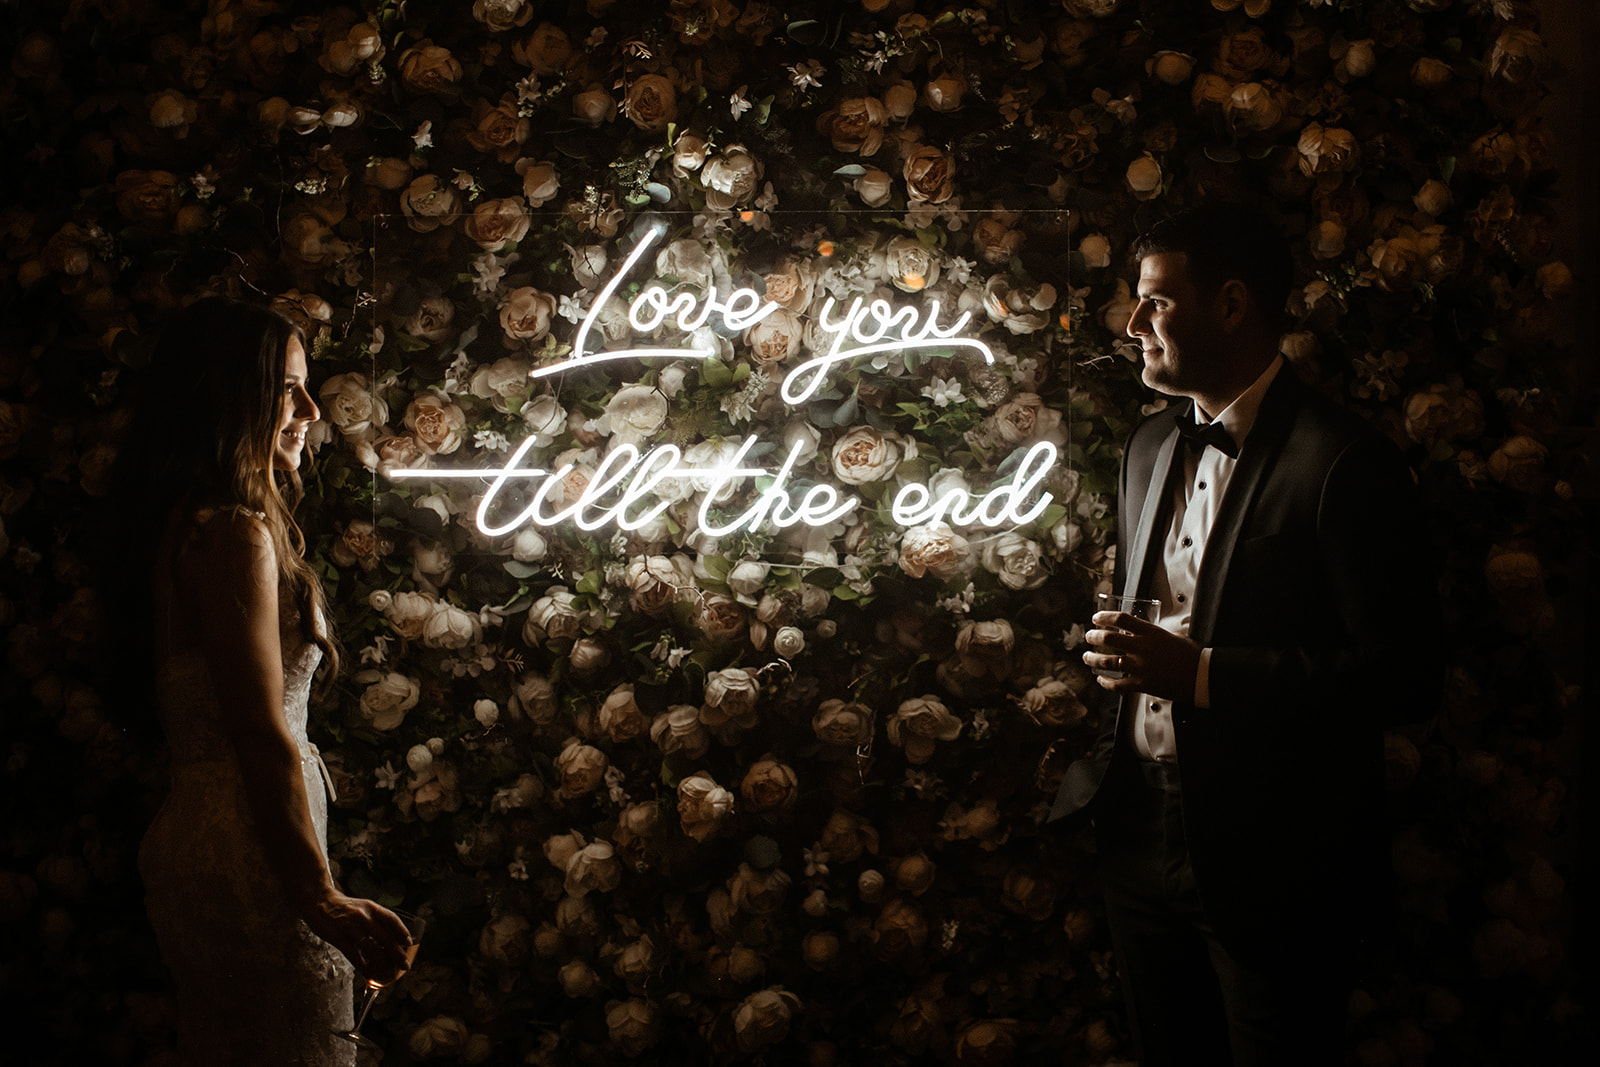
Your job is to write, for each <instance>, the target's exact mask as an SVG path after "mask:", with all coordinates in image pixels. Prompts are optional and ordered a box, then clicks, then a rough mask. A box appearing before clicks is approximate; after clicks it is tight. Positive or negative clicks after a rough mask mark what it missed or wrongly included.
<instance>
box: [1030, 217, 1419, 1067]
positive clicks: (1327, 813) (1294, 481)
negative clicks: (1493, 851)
mask: <svg viewBox="0 0 1600 1067" xmlns="http://www.w3.org/2000/svg"><path fill="white" fill-rule="evenodd" d="M1134 255H1135V256H1136V258H1137V259H1138V261H1139V288H1138V306H1137V308H1136V309H1135V311H1134V313H1133V317H1132V319H1131V320H1130V321H1129V323H1128V333H1129V335H1130V336H1132V337H1134V338H1135V339H1136V340H1138V341H1139V343H1140V345H1141V347H1142V349H1143V372H1142V377H1143V380H1144V383H1145V384H1146V385H1148V386H1150V387H1151V388H1152V389H1154V390H1156V391H1157V392H1160V393H1165V394H1167V395H1169V396H1173V397H1182V398H1186V399H1187V401H1189V402H1187V403H1179V404H1174V405H1172V406H1170V407H1168V408H1167V409H1166V410H1165V411H1162V412H1159V413H1157V414H1155V415H1153V416H1151V417H1150V418H1148V419H1147V420H1145V421H1144V422H1143V423H1142V424H1141V425H1140V426H1139V427H1138V428H1137V429H1136V430H1135V431H1134V433H1133V435H1132V437H1131V438H1130V439H1129V441H1128V443H1127V447H1126V450H1125V453H1124V456H1123V465H1122V480H1121V497H1120V504H1119V511H1118V531H1119V539H1120V544H1119V546H1118V554H1117V569H1118V574H1117V578H1116V582H1117V589H1116V592H1119V593H1125V594H1136V595H1138V596H1142V597H1150V598H1154V599H1156V600H1158V601H1159V602H1160V607H1159V610H1158V612H1157V613H1156V614H1155V615H1153V616H1152V617H1151V618H1152V621H1148V622H1147V621H1142V620H1140V619H1136V618H1133V617H1132V616H1130V615H1126V614H1118V613H1113V612H1102V613H1098V614H1096V615H1095V616H1094V618H1093V624H1094V626H1095V627H1096V628H1095V629H1092V630H1090V631H1089V633H1088V638H1087V639H1088V642H1089V645H1090V646H1091V649H1092V651H1089V652H1085V653H1084V656H1083V659H1084V662H1085V663H1086V664H1088V665H1089V666H1090V667H1093V668H1096V669H1097V670H1111V671H1116V672H1121V673H1122V674H1123V675H1124V677H1121V678H1117V679H1113V678H1112V677H1109V676H1105V675H1102V676H1100V677H1099V679H1098V680H1099V684H1100V685H1101V686H1103V687H1104V688H1106V689H1108V690H1110V691H1112V692H1113V693H1116V694H1118V696H1119V697H1120V700H1119V703H1118V711H1117V715H1116V720H1115V725H1114V727H1113V728H1112V729H1111V730H1110V731H1108V732H1107V734H1106V735H1105V736H1104V737H1102V738H1101V740H1100V742H1099V743H1098V744H1097V745H1096V747H1095V749H1094V750H1093V751H1092V752H1091V753H1090V754H1089V756H1088V757H1087V758H1085V759H1083V760H1080V761H1078V762H1076V763H1074V764H1073V765H1072V766H1071V767H1070V768H1068V770H1067V774H1066V777H1065V779H1064V780H1063V782H1062V785H1061V790H1060V793H1059V795H1058V796H1057V799H1056V802H1055V806H1054V809H1053V810H1052V812H1051V818H1052V819H1059V818H1062V817H1064V816H1067V815H1070V814H1072V813H1074V812H1078V811H1084V812H1086V813H1087V815H1088V816H1089V817H1090V818H1091V820H1092V822H1093V825H1094V827H1095V837H1096V842H1097V851H1098V854H1099V870H1100V877H1101V881H1102V884H1103V886H1104V889H1105V896H1106V907H1107V917H1108V920H1109V924H1110V929H1111V935H1112V941H1113V945H1114V947H1115V949H1116V953H1117V961H1118V966H1119V971H1120V973H1121V976H1122V983H1123V991H1124V995H1125V997H1126V1000H1127V1007H1128V1013H1129V1022H1130V1025H1131V1027H1132V1029H1133V1031H1134V1039H1135V1042H1136V1045H1137V1048H1138V1054H1139V1060H1140V1063H1141V1065H1142V1067H1163V1065H1167V1064H1183V1065H1195V1064H1228V1063H1236V1064H1294V1065H1303V1064H1319V1063H1330V1064H1331V1063H1341V1062H1342V1056H1341V1053H1340V1038H1341V1037H1342V1034H1343V1029H1344V1018H1345V1006H1346V1001H1347V999H1348V995H1349V992H1350V989H1351V986H1352V983H1353V979H1354V974H1353V970H1352V968H1353V965H1354V963H1355V962H1356V956H1357V950H1358V949H1361V948H1371V947H1372V942H1373V941H1374V939H1375V937H1377V936H1381V935H1382V925H1381V922H1380V919H1379V915H1380V913H1381V910H1382V909H1381V907H1380V908H1373V907H1372V906H1371V905H1373V903H1374V902H1375V901H1381V900H1382V899H1383V897H1384V892H1383V891H1384V889H1385V885H1386V882H1385V879H1386V877H1387V837H1386V835H1385V834H1384V831H1383V829H1382V824H1381V814H1382V813H1381V806H1382V802H1383V772H1384V741H1383V730H1384V727H1385V726H1386V725H1393V724H1396V723H1399V722H1402V721H1411V720H1416V719H1425V718H1427V717H1428V716H1430V715H1431V714H1432V711H1433V701H1434V683H1435V681H1436V677H1435V675H1436V670H1435V662H1436V656H1435V651H1434V646H1435V642H1436V640H1437V630H1438V620H1437V609H1436V589H1435V588H1434V583H1433V580H1432V579H1431V577H1430V576H1429V570H1428V567H1427V566H1426V551H1425V540H1426V539H1425V536H1424V532H1423V527H1422V523H1421V521H1420V517H1419V511H1418V506H1417V501H1416V497H1415V491H1414V484H1413V480H1412V476H1411V472H1410V471H1409V469H1408V468H1407V466H1406V464H1405V462H1404V460H1403V459H1402V457H1401V455H1400V453H1399V452H1398V450H1397V449H1396V448H1395V447H1394V445H1393V444H1391V443H1390V442H1389V441H1388V440H1387V439H1385V438H1383V437H1382V436H1380V435H1379V434H1377V433H1376V432H1374V431H1373V430H1372V429H1370V428H1369V427H1367V426H1366V425H1365V424H1364V423H1363V422H1362V421H1361V420H1360V419H1358V418H1357V417H1355V416H1354V415H1353V414H1351V413H1349V412H1347V411H1345V410H1343V409H1342V408H1340V407H1338V406H1337V405H1335V404H1333V403H1330V402H1329V401H1327V400H1325V399H1323V398H1322V397H1321V396H1320V395H1318V394H1317V393H1315V392H1313V391H1312V390H1310V389H1309V388H1307V387H1306V386H1304V385H1302V384H1301V382H1300V381H1299V380H1298V379H1297V378H1296V377H1295V374H1294V371H1293V370H1291V369H1289V368H1288V367H1286V366H1285V365H1284V361H1283V359H1282V357H1280V356H1279V355H1278V343H1279V330H1280V321H1281V312H1282V310H1283V308H1284V304H1285V302H1286V299H1287V297H1288V291H1289V284H1290V276H1291V270H1292V267H1291V261H1290V255H1289V250H1288V246H1287V244H1286V243H1285V241H1284V239H1283V238H1282V236H1281V235H1280V234H1279V233H1278V232H1277V231H1276V229H1275V228H1274V227H1273V226H1272V224H1271V223H1270V222H1269V221H1268V220H1267V218H1266V216H1265V215H1264V214H1263V213H1262V212H1260V211H1256V210H1250V209H1247V208H1244V207H1240V206H1231V205H1216V206H1206V207H1200V208H1197V209H1194V210H1192V211H1190V212H1187V213H1185V214H1182V215H1179V216H1176V217H1173V218H1170V219H1167V220H1165V221H1163V222H1161V223H1158V224H1157V225H1155V226H1154V227H1153V228H1151V230H1150V231H1149V232H1148V233H1146V234H1145V235H1143V236H1142V237H1141V238H1139V240H1138V241H1137V242H1136V243H1135V245H1134ZM1363 941H1365V942H1366V944H1365V945H1362V942H1363Z"/></svg>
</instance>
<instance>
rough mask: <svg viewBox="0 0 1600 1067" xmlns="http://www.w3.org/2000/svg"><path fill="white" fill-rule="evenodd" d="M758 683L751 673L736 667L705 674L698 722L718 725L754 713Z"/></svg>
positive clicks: (757, 696)
mask: <svg viewBox="0 0 1600 1067" xmlns="http://www.w3.org/2000/svg"><path fill="white" fill-rule="evenodd" d="M760 696H761V684H760V683H759V682H757V681H756V677H755V675H753V674H751V673H750V672H749V671H747V670H744V669H742V668H740V667H728V668H726V669H724V670H720V671H712V672H711V673H710V674H709V675H707V676H706V695H705V701H704V704H703V706H702V707H701V709H700V721H701V722H702V723H704V724H705V725H707V726H719V725H721V724H722V723H724V722H727V721H728V720H730V719H733V720H738V719H743V718H746V717H747V716H750V715H752V714H753V713H754V712H755V708H756V701H757V700H758V699H759V698H760Z"/></svg>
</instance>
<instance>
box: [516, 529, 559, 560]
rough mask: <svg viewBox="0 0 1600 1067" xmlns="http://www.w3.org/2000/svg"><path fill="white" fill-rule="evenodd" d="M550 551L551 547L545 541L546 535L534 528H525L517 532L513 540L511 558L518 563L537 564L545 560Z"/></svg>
mask: <svg viewBox="0 0 1600 1067" xmlns="http://www.w3.org/2000/svg"><path fill="white" fill-rule="evenodd" d="M549 551H550V545H549V543H548V542H546V541H545V539H544V534H542V533H540V532H539V531H538V530H535V529H533V528H532V527H524V528H523V529H521V530H518V531H517V534H516V536H515V537H513V538H512V539H511V558H512V559H514V560H516V561H517V562H518V563H536V562H538V561H539V560H541V559H544V557H545V554H546V553H547V552H549Z"/></svg>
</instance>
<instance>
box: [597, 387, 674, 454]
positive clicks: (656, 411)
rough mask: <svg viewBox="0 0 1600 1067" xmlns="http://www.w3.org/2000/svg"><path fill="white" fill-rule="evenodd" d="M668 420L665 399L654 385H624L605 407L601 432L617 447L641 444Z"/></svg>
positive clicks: (601, 421)
mask: <svg viewBox="0 0 1600 1067" xmlns="http://www.w3.org/2000/svg"><path fill="white" fill-rule="evenodd" d="M666 421H667V398H666V397H664V396H662V395H661V392H660V391H659V390H658V389H656V387H655V386H653V385H625V386H623V387H622V388H621V389H618V390H617V392H616V394H615V395H613V396H612V398H611V400H610V401H609V402H608V403H607V404H606V413H605V416H604V417H603V418H602V419H601V420H600V428H601V432H602V433H605V432H606V431H608V430H609V431H610V434H611V438H612V440H614V441H616V442H617V443H619V444H628V445H641V444H643V443H644V442H645V440H646V439H647V438H649V437H650V436H651V435H652V434H654V433H656V432H657V431H658V430H660V429H661V427H662V425H663V424H665V423H666Z"/></svg>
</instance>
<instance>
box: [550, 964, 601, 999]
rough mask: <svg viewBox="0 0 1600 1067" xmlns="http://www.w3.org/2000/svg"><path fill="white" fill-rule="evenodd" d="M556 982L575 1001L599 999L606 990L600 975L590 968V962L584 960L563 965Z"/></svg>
mask: <svg viewBox="0 0 1600 1067" xmlns="http://www.w3.org/2000/svg"><path fill="white" fill-rule="evenodd" d="M556 980H557V981H558V982H560V983H561V991H562V992H563V993H565V994H566V995H567V996H569V997H571V998H573V999H574V1000H586V999H589V998H591V997H597V996H599V995H600V993H601V992H602V991H603V990H604V989H605V984H604V983H603V982H602V981H601V980H600V975H599V974H598V973H597V972H596V971H595V969H594V968H593V967H591V966H589V961H587V960H583V959H574V960H568V961H567V962H566V963H564V964H562V966H561V970H560V971H558V972H557V973H556Z"/></svg>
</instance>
